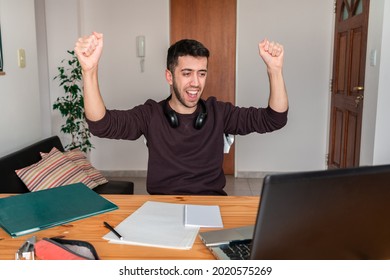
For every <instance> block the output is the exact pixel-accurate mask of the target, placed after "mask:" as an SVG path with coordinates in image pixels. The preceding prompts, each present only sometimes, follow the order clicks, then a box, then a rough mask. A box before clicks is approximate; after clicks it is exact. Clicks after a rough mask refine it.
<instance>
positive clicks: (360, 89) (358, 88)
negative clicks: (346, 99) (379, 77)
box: [352, 87, 364, 91]
mask: <svg viewBox="0 0 390 280" xmlns="http://www.w3.org/2000/svg"><path fill="white" fill-rule="evenodd" d="M352 90H353V91H362V90H364V87H354V88H353V89H352Z"/></svg>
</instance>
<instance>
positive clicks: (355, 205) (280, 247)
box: [199, 165, 390, 260]
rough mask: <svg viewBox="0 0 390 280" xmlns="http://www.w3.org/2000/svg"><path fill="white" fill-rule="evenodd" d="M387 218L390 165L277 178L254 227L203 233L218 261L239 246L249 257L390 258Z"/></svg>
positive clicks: (266, 189) (268, 180) (268, 186)
mask: <svg viewBox="0 0 390 280" xmlns="http://www.w3.org/2000/svg"><path fill="white" fill-rule="evenodd" d="M389 214H390V165H378V166H366V167H356V168H345V169H337V170H336V169H334V170H322V171H308V172H295V173H288V174H274V175H268V176H266V177H265V178H264V181H263V189H262V193H261V199H260V206H259V211H258V214H257V220H256V224H255V225H254V227H252V228H251V227H247V231H245V230H244V229H242V228H241V229H238V228H236V229H223V230H216V231H210V232H202V233H200V234H199V235H200V238H201V240H202V241H203V242H204V244H205V245H206V246H207V247H208V248H209V249H210V250H211V251H212V252H213V254H214V255H215V256H216V258H218V259H231V258H230V257H227V256H226V254H225V253H223V252H224V251H225V250H226V247H229V246H230V245H232V246H235V245H236V243H243V244H244V245H247V247H249V249H250V253H249V254H248V255H247V258H248V259H284V260H291V259H297V260H310V259H313V260H331V259H333V260H334V259H336V260H339V259H348V260H352V259H375V260H377V259H389V258H390V219H389V217H388V216H389ZM251 229H252V230H253V231H252V234H251ZM226 231H228V232H230V234H229V235H228V238H227V237H221V238H220V235H222V234H225V233H226ZM237 233H238V238H236V237H235V234H237ZM248 239H249V240H248ZM234 258H238V257H237V255H235V256H234Z"/></svg>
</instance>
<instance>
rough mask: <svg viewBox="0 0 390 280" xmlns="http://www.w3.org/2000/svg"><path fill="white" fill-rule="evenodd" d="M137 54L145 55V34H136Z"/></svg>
mask: <svg viewBox="0 0 390 280" xmlns="http://www.w3.org/2000/svg"><path fill="white" fill-rule="evenodd" d="M137 56H138V57H145V36H137Z"/></svg>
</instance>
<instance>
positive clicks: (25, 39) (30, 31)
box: [0, 0, 42, 156]
mask: <svg viewBox="0 0 390 280" xmlns="http://www.w3.org/2000/svg"><path fill="white" fill-rule="evenodd" d="M0 23H1V33H2V41H3V56H4V71H5V72H6V75H5V76H0V100H1V104H2V106H1V111H0V116H1V117H0V131H1V134H0V156H3V155H6V154H8V153H10V152H13V151H16V150H18V149H19V148H21V147H24V146H25V145H28V144H31V143H33V142H34V141H36V140H39V139H41V137H42V122H41V118H40V116H41V115H40V95H39V81H38V70H37V69H38V62H37V42H36V33H35V10H34V1H31V0H0ZM20 48H23V49H25V53H26V68H23V69H22V68H19V67H18V63H17V50H18V49H20Z"/></svg>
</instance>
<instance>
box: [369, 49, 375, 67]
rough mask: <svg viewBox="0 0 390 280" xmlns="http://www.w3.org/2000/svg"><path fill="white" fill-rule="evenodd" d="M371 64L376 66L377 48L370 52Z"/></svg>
mask: <svg viewBox="0 0 390 280" xmlns="http://www.w3.org/2000/svg"><path fill="white" fill-rule="evenodd" d="M370 65H371V66H376V50H375V49H374V50H371V52H370Z"/></svg>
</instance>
